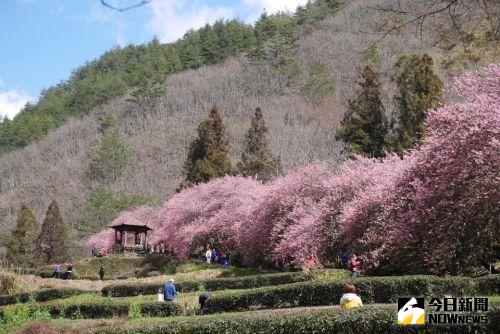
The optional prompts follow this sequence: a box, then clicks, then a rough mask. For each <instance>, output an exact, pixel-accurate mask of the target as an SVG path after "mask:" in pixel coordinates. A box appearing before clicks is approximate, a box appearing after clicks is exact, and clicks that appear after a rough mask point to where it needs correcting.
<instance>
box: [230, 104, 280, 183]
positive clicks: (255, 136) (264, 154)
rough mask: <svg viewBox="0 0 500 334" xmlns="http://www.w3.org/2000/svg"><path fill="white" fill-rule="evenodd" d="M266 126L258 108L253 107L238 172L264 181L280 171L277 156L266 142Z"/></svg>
mask: <svg viewBox="0 0 500 334" xmlns="http://www.w3.org/2000/svg"><path fill="white" fill-rule="evenodd" d="M267 131H268V130H267V127H266V124H265V122H264V117H263V115H262V111H261V110H260V108H257V109H255V116H254V118H252V123H251V125H250V129H249V130H248V133H247V135H246V137H245V144H244V149H243V153H242V155H241V161H240V162H239V163H238V164H237V169H238V172H239V173H240V174H242V175H244V176H256V177H257V178H259V179H260V180H262V181H264V182H266V181H269V180H271V179H272V178H273V177H275V176H277V175H279V174H280V173H281V162H280V160H279V158H276V157H274V156H273V155H272V153H271V152H270V150H269V147H268V143H267V138H266V135H267Z"/></svg>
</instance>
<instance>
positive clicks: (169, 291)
mask: <svg viewBox="0 0 500 334" xmlns="http://www.w3.org/2000/svg"><path fill="white" fill-rule="evenodd" d="M177 293H178V292H177V291H176V290H175V285H174V279H173V278H171V279H170V280H169V281H168V283H167V284H166V285H165V294H164V299H165V301H167V302H173V301H174V298H175V295H176V294H177Z"/></svg>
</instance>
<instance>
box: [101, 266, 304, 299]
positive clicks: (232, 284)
mask: <svg viewBox="0 0 500 334" xmlns="http://www.w3.org/2000/svg"><path fill="white" fill-rule="evenodd" d="M309 279H310V278H308V277H307V276H306V275H304V274H303V273H302V272H288V273H278V274H263V275H255V276H244V277H231V278H214V279H209V280H206V281H200V282H198V281H185V282H178V283H175V286H176V288H177V290H179V291H181V292H191V291H197V290H199V289H201V288H202V287H204V288H205V289H206V290H209V291H216V290H227V289H252V288H258V287H263V286H270V285H282V284H290V283H296V282H305V281H307V280H309ZM160 287H161V285H160V284H116V285H109V286H106V287H104V288H103V289H102V295H103V296H112V297H131V296H138V295H152V294H155V293H157V292H158V289H159V288H160Z"/></svg>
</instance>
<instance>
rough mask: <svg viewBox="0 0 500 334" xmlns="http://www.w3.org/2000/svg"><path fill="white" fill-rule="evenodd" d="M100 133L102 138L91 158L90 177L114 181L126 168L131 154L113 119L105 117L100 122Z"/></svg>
mask: <svg viewBox="0 0 500 334" xmlns="http://www.w3.org/2000/svg"><path fill="white" fill-rule="evenodd" d="M100 131H101V132H102V133H103V134H104V136H103V138H102V141H101V145H100V146H99V148H97V150H96V151H95V152H94V153H93V154H92V156H91V160H90V175H91V177H93V178H95V179H98V180H105V181H112V180H116V178H118V177H119V176H120V175H121V174H122V173H123V171H124V170H125V168H127V165H128V162H129V161H130V159H131V158H132V154H131V152H130V149H129V146H128V144H127V142H126V141H125V138H124V137H123V134H122V133H121V131H120V129H119V128H118V126H117V124H116V120H115V119H114V117H112V116H108V117H106V118H105V119H104V121H103V122H101V127H100Z"/></svg>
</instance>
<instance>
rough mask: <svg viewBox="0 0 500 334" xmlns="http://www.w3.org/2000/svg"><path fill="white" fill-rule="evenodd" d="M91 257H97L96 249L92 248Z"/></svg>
mask: <svg viewBox="0 0 500 334" xmlns="http://www.w3.org/2000/svg"><path fill="white" fill-rule="evenodd" d="M92 257H97V249H96V248H95V247H92Z"/></svg>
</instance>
